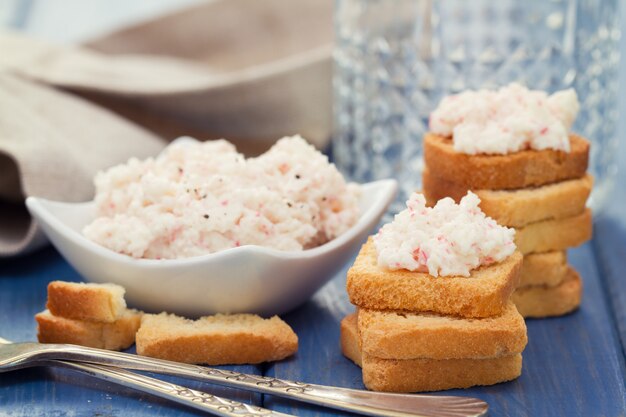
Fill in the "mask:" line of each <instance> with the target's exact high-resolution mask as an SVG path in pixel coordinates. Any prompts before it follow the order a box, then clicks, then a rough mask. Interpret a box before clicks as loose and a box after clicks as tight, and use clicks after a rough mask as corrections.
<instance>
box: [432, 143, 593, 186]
mask: <svg viewBox="0 0 626 417" xmlns="http://www.w3.org/2000/svg"><path fill="white" fill-rule="evenodd" d="M570 145H571V146H570V152H563V151H556V150H553V149H544V150H541V151H537V150H526V151H519V152H514V153H510V154H507V155H467V154H464V153H460V152H456V151H455V150H454V145H453V143H452V139H451V138H445V137H443V136H439V135H436V134H434V133H426V135H425V136H424V162H425V163H426V166H428V169H429V170H431V172H433V173H435V174H436V175H437V176H438V177H440V178H442V179H444V180H447V181H451V182H455V183H458V184H460V185H462V186H464V187H467V188H468V189H471V190H511V189H516V188H527V187H536V186H539V185H545V184H551V183H554V182H558V181H563V180H568V179H572V178H581V177H583V176H584V175H585V172H586V171H587V165H588V163H589V141H587V140H586V139H583V138H582V137H580V136H578V135H575V134H570Z"/></svg>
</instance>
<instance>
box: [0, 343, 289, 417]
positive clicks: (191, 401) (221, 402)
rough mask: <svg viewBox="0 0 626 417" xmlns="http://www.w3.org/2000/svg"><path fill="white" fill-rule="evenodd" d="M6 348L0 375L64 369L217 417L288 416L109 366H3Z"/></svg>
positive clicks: (0, 345)
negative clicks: (33, 369) (33, 368)
mask: <svg viewBox="0 0 626 417" xmlns="http://www.w3.org/2000/svg"><path fill="white" fill-rule="evenodd" d="M9 346H13V344H11V342H9V341H7V340H6V339H3V338H1V337H0V351H3V354H0V356H2V359H0V362H1V363H2V364H1V365H0V372H6V371H10V370H13V369H19V368H25V367H31V366H52V367H57V368H66V369H72V370H74V371H78V372H81V373H83V374H87V375H89V376H92V377H95V378H98V379H102V380H105V381H109V382H113V383H115V384H119V385H122V386H125V387H129V388H133V389H136V390H139V391H143V392H147V393H150V394H153V395H156V396H157V397H161V398H165V399H168V400H171V401H174V402H177V403H179V404H183V405H186V406H189V407H193V408H195V409H197V410H201V411H206V412H209V413H211V414H214V415H217V416H221V417H242V416H245V417H253V416H263V417H290V416H291V415H290V414H284V413H279V412H277V411H272V410H268V409H265V408H262V407H257V406H253V405H249V404H245V403H242V402H239V401H233V400H230V399H228V398H222V397H218V396H216V395H212V394H208V393H206V392H201V391H196V390H193V389H190V388H187V387H183V386H181V385H176V384H172V383H170V382H165V381H161V380H159V379H156V378H150V377H148V376H144V375H140V374H136V373H134V372H130V371H127V370H125V369H120V368H115V367H112V366H105V365H98V364H92V363H78V362H69V361H60V360H41V359H37V358H34V357H30V358H29V359H26V360H19V361H18V362H5V359H6V356H5V355H4V349H3V348H5V347H9ZM7 351H8V349H7Z"/></svg>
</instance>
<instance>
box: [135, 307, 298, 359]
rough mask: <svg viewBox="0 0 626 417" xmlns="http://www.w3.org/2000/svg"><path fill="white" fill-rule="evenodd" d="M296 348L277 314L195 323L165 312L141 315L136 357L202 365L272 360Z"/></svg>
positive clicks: (294, 338)
mask: <svg viewBox="0 0 626 417" xmlns="http://www.w3.org/2000/svg"><path fill="white" fill-rule="evenodd" d="M297 350H298V337H297V336H296V334H295V333H294V332H293V330H292V329H291V327H289V325H287V323H285V322H284V321H282V320H281V319H280V318H279V317H278V316H274V317H272V318H271V319H263V318H261V317H259V316H254V315H251V314H234V315H221V314H218V315H215V316H209V317H202V318H200V319H198V320H196V321H192V320H187V319H184V318H182V317H176V316H173V315H168V314H165V313H163V314H159V315H151V314H148V315H145V316H144V318H143V320H142V323H141V327H140V328H139V331H138V332H137V353H138V354H139V355H144V356H151V357H153V358H160V359H167V360H172V361H176V362H184V363H198V364H200V363H202V364H208V365H226V364H246V363H261V362H267V361H276V360H280V359H284V358H286V357H287V356H290V355H293V354H294V353H295V352H296V351H297Z"/></svg>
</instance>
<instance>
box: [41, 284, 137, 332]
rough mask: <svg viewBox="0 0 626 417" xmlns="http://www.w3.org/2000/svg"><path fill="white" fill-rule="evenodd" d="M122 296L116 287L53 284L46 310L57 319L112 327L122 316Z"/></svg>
mask: <svg viewBox="0 0 626 417" xmlns="http://www.w3.org/2000/svg"><path fill="white" fill-rule="evenodd" d="M125 292H126V290H124V288H123V287H121V286H119V285H115V284H85V283H79V282H64V281H52V282H51V283H50V284H48V303H47V305H46V308H47V309H48V310H50V312H51V313H52V314H53V315H55V316H57V317H65V318H68V319H74V320H87V321H94V322H101V323H113V322H114V321H116V320H118V319H119V318H120V317H122V316H123V315H124V314H125V311H126V301H125V300H124V293H125Z"/></svg>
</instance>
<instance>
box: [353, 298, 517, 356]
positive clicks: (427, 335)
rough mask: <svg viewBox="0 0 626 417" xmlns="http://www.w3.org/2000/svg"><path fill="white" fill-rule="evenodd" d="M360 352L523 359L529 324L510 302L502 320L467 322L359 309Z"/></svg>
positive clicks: (425, 315)
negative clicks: (518, 357) (513, 356)
mask: <svg viewBox="0 0 626 417" xmlns="http://www.w3.org/2000/svg"><path fill="white" fill-rule="evenodd" d="M358 324H359V326H358V331H359V336H360V339H361V349H362V351H363V352H365V353H367V354H368V355H371V356H374V357H377V358H381V359H420V358H422V359H424V358H425V359H483V358H489V357H496V356H506V355H512V354H514V353H521V352H522V351H523V350H524V348H525V347H526V343H527V342H528V339H527V337H526V324H525V323H524V319H523V318H522V316H521V315H520V314H519V313H518V312H517V309H516V308H515V305H514V304H513V303H512V302H509V303H508V304H507V306H506V308H505V310H504V312H503V313H502V315H500V316H496V317H487V318H482V319H473V320H467V319H463V318H459V317H453V316H440V315H434V314H424V313H408V312H392V311H375V310H368V309H360V310H359V312H358Z"/></svg>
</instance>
